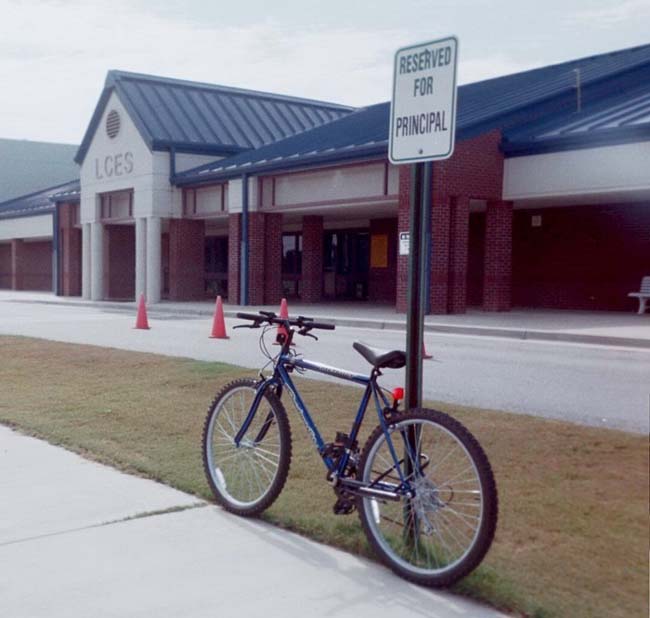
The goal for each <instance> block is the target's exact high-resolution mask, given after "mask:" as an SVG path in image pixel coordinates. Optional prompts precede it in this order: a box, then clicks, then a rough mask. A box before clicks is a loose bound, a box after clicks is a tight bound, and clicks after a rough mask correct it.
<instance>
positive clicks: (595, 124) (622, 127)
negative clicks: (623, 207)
mask: <svg viewBox="0 0 650 618" xmlns="http://www.w3.org/2000/svg"><path fill="white" fill-rule="evenodd" d="M640 138H641V139H644V138H645V139H649V138H650V85H648V84H646V83H644V84H640V85H639V86H638V87H637V88H636V89H635V90H632V91H630V92H623V93H617V94H615V95H613V96H611V97H609V98H606V99H604V100H602V101H598V102H595V103H593V104H591V105H588V106H586V107H583V108H582V109H581V110H580V111H577V110H575V111H571V112H567V113H565V114H564V115H562V116H560V117H557V118H552V119H550V120H543V121H540V122H537V123H533V124H529V125H524V126H521V127H515V128H513V129H510V130H508V131H506V132H505V133H504V136H503V143H502V149H503V151H504V152H505V153H506V155H509V156H522V155H528V154H538V153H542V152H553V151H557V150H565V149H575V148H592V147H594V146H597V145H602V144H616V143H625V142H628V141H638V140H639V139H640Z"/></svg>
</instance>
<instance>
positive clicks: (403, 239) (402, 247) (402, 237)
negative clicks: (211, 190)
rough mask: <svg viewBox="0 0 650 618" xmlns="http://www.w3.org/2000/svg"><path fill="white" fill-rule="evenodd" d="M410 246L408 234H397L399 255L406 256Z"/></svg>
mask: <svg viewBox="0 0 650 618" xmlns="http://www.w3.org/2000/svg"><path fill="white" fill-rule="evenodd" d="M410 245H411V241H410V237H409V232H400V233H399V254H400V255H408V254H409V248H410Z"/></svg>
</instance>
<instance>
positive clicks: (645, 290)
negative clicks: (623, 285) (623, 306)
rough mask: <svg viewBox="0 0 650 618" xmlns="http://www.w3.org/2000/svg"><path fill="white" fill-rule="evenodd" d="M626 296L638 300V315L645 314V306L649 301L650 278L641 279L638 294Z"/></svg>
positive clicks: (631, 293)
mask: <svg viewBox="0 0 650 618" xmlns="http://www.w3.org/2000/svg"><path fill="white" fill-rule="evenodd" d="M628 296H631V297H633V298H638V299H639V315H641V314H642V313H645V304H646V301H647V300H648V299H650V277H643V279H641V289H640V290H639V291H638V292H630V293H629V294H628Z"/></svg>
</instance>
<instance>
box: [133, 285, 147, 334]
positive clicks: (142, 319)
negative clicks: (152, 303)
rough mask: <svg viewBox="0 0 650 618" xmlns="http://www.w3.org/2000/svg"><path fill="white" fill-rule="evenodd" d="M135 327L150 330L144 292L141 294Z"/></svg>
mask: <svg viewBox="0 0 650 618" xmlns="http://www.w3.org/2000/svg"><path fill="white" fill-rule="evenodd" d="M134 328H138V329H141V330H149V321H148V320H147V306H146V305H145V302H144V294H140V302H139V303H138V315H137V316H136V318H135V326H134Z"/></svg>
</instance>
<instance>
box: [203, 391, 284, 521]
mask: <svg viewBox="0 0 650 618" xmlns="http://www.w3.org/2000/svg"><path fill="white" fill-rule="evenodd" d="M256 388H257V383H256V382H255V380H253V379H247V378H244V379H239V380H234V381H232V382H230V383H228V384H226V386H224V387H223V388H222V389H221V391H219V393H218V394H217V396H216V397H215V398H214V401H213V402H212V404H211V405H210V408H209V409H208V414H207V416H206V419H205V424H204V426H203V437H202V450H203V466H204V470H205V474H206V477H207V480H208V483H209V485H210V489H211V490H212V493H213V494H214V497H215V500H216V501H217V503H219V504H220V505H221V506H222V507H223V508H224V509H226V510H227V511H230V512H231V513H235V514H237V515H242V516H244V517H253V516H256V515H259V514H260V513H261V512H262V511H264V510H265V509H267V508H268V507H269V506H271V504H273V502H274V501H275V500H276V499H277V497H278V495H279V494H280V492H281V491H282V488H283V487H284V484H285V482H286V480H287V475H288V473H289V465H290V462H291V430H290V427H289V420H288V418H287V413H286V410H285V409H284V406H283V405H282V402H281V401H280V400H279V399H278V397H277V396H276V395H275V394H274V393H273V392H272V391H271V390H269V389H267V390H266V391H265V393H264V395H263V398H262V401H261V402H260V407H259V408H258V410H257V413H256V415H255V418H254V420H253V422H252V423H251V426H250V427H249V429H248V431H247V432H246V434H245V435H244V438H243V440H242V442H241V443H240V446H239V447H236V446H235V445H234V440H233V438H234V435H235V434H236V433H237V431H238V430H239V428H240V427H241V425H242V423H243V421H244V419H245V418H246V415H247V413H248V410H249V409H250V405H251V403H252V401H253V397H254V396H255V392H256ZM235 399H239V401H236V400H235ZM226 415H228V416H226ZM220 417H221V418H222V419H223V420H224V423H223V424H222V423H221V422H220ZM267 419H272V420H271V421H270V423H269V427H268V428H267V431H266V433H265V434H264V437H263V439H262V440H260V441H259V442H256V439H255V438H257V437H259V436H260V435H261V434H260V431H261V426H262V424H263V423H264V422H265V421H266V420H267ZM224 425H225V426H224ZM253 436H255V437H253ZM262 445H264V446H262ZM271 445H272V446H271Z"/></svg>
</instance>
